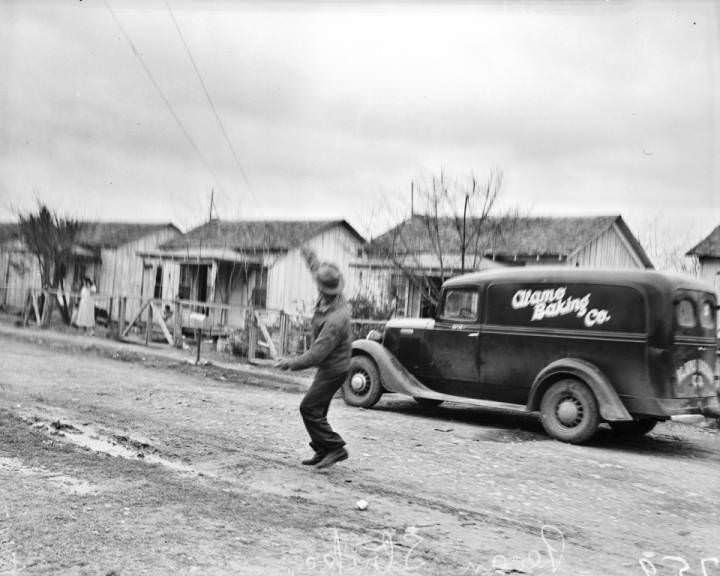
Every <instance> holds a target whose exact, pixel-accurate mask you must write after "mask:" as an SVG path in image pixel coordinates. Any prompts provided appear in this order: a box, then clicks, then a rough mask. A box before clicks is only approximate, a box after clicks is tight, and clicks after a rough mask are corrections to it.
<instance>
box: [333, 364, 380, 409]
mask: <svg viewBox="0 0 720 576" xmlns="http://www.w3.org/2000/svg"><path fill="white" fill-rule="evenodd" d="M342 391H343V398H344V399H345V403H346V404H349V405H350V406H359V407H360V408H370V407H371V406H373V405H374V404H375V403H376V402H377V401H378V400H379V399H380V396H382V393H383V388H382V384H381V383H380V374H379V373H378V369H377V366H376V365H375V362H374V361H373V360H372V359H371V358H368V357H367V356H353V358H352V360H351V361H350V373H349V374H348V377H347V380H345V383H344V384H343V387H342Z"/></svg>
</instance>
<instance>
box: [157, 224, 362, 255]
mask: <svg viewBox="0 0 720 576" xmlns="http://www.w3.org/2000/svg"><path fill="white" fill-rule="evenodd" d="M334 226H342V227H344V228H345V229H347V230H348V232H350V233H351V234H352V235H353V236H355V237H356V238H357V239H358V240H360V242H362V243H364V242H365V239H364V238H363V237H362V236H361V235H360V234H359V233H358V232H357V231H356V230H355V229H354V228H353V227H352V226H351V225H350V224H349V223H348V222H347V221H345V220H297V221H295V220H293V221H288V220H241V221H228V222H226V221H220V220H213V221H211V222H208V223H206V224H203V225H202V226H199V227H197V228H194V229H193V230H190V231H189V232H188V233H187V234H183V235H182V236H178V237H177V238H173V239H171V240H169V241H168V242H165V243H164V244H162V246H160V250H182V249H186V248H197V247H202V248H220V249H230V250H242V251H249V252H252V251H261V250H262V251H271V252H272V251H285V250H289V249H291V248H297V247H298V246H300V245H301V244H302V243H303V242H306V241H308V240H310V239H311V238H313V237H315V236H317V235H318V234H321V233H322V232H324V231H326V230H328V229H329V228H332V227H334Z"/></svg>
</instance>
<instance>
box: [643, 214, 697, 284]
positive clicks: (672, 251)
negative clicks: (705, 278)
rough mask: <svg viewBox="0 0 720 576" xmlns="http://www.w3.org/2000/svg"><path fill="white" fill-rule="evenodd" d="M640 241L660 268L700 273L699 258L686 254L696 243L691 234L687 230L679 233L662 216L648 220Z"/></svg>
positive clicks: (694, 274)
mask: <svg viewBox="0 0 720 576" xmlns="http://www.w3.org/2000/svg"><path fill="white" fill-rule="evenodd" d="M640 243H641V244H642V245H643V247H644V248H645V251H646V252H647V254H648V256H649V257H650V260H652V262H653V263H654V264H655V267H656V268H657V269H658V270H665V271H669V272H681V273H684V274H690V275H692V276H697V275H698V274H699V264H698V261H697V259H695V258H692V257H689V256H686V255H685V253H686V252H687V251H688V249H689V248H690V247H691V246H693V244H694V242H693V238H692V237H691V234H690V233H689V232H685V233H682V234H679V235H678V233H677V231H674V230H673V229H672V227H671V226H670V224H669V223H668V222H664V221H663V220H662V218H661V217H660V216H655V217H653V218H651V219H650V220H648V222H647V223H646V225H645V227H644V230H643V232H642V233H641V234H640Z"/></svg>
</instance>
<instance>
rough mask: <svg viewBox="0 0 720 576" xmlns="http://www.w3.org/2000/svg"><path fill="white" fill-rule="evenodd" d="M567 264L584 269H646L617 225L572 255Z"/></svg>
mask: <svg viewBox="0 0 720 576" xmlns="http://www.w3.org/2000/svg"><path fill="white" fill-rule="evenodd" d="M567 263H568V265H570V266H580V267H583V268H644V266H643V263H642V261H641V260H640V258H639V257H638V256H637V255H636V254H635V253H634V252H633V250H632V248H631V246H630V244H629V243H628V242H627V241H626V240H625V239H624V237H623V236H622V235H621V233H620V231H619V230H618V228H617V226H615V225H613V226H612V227H611V228H608V230H606V231H605V232H603V233H602V234H600V235H599V236H598V237H597V238H595V239H594V240H593V241H592V242H590V243H588V244H587V245H586V246H584V247H582V248H581V249H580V250H578V251H577V252H574V253H573V254H571V255H570V256H569V257H568V260H567Z"/></svg>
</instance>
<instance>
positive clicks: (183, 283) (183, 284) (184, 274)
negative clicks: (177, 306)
mask: <svg viewBox="0 0 720 576" xmlns="http://www.w3.org/2000/svg"><path fill="white" fill-rule="evenodd" d="M191 291H192V269H191V268H190V266H187V265H185V264H183V265H181V266H180V286H179V287H178V298H180V300H190V292H191Z"/></svg>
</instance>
